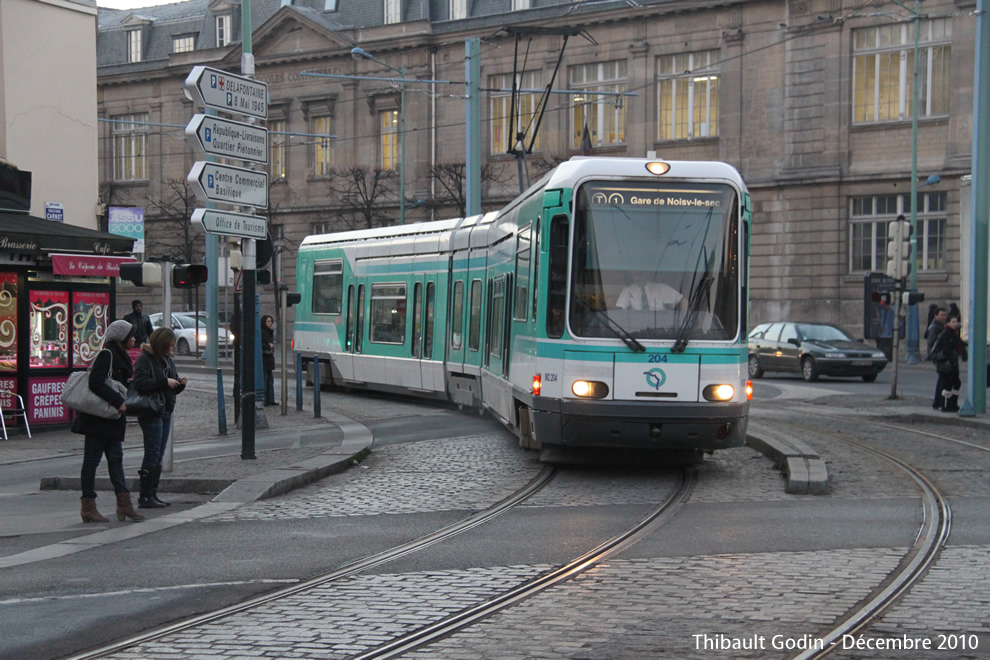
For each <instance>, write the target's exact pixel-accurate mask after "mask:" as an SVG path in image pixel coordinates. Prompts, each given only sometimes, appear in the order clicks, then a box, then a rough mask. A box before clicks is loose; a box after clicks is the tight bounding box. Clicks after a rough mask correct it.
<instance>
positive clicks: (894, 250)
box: [887, 215, 913, 280]
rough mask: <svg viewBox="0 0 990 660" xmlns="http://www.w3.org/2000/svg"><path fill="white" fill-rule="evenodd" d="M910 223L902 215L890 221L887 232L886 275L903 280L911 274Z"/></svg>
mask: <svg viewBox="0 0 990 660" xmlns="http://www.w3.org/2000/svg"><path fill="white" fill-rule="evenodd" d="M912 230H913V228H912V227H911V223H910V222H908V221H906V220H905V219H904V216H903V215H899V216H897V220H894V221H893V222H891V223H890V225H889V229H888V234H887V239H888V242H887V275H888V276H889V277H893V278H894V279H895V280H903V279H904V278H905V277H907V276H908V275H910V274H911V234H912Z"/></svg>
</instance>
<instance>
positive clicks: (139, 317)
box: [124, 300, 155, 346]
mask: <svg viewBox="0 0 990 660" xmlns="http://www.w3.org/2000/svg"><path fill="white" fill-rule="evenodd" d="M124 320H125V321H130V323H131V325H133V326H134V328H135V330H134V344H135V345H136V346H141V345H142V344H144V343H145V342H146V341H148V337H150V336H151V333H152V332H154V330H155V328H154V326H152V325H151V317H149V316H148V315H147V314H145V313H144V303H142V302H141V301H140V300H132V301H131V313H130V314H127V315H125V316H124Z"/></svg>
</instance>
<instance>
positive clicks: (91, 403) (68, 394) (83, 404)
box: [61, 357, 127, 419]
mask: <svg viewBox="0 0 990 660" xmlns="http://www.w3.org/2000/svg"><path fill="white" fill-rule="evenodd" d="M94 362H95V360H94ZM92 368H93V366H92V365H90V367H89V369H87V370H86V371H74V372H73V373H72V374H70V375H69V379H68V380H67V381H65V387H64V388H63V389H62V396H61V400H62V405H63V406H65V407H66V408H71V409H72V410H75V411H77V412H81V413H86V414H87V415H93V416H94V417H102V418H103V419H119V418H120V411H119V410H118V409H117V408H115V407H113V406H112V405H111V404H110V403H109V402H108V401H107V400H106V399H104V398H103V397H101V396H99V395H98V394H96V392H94V391H93V390H91V389H89V374H90V371H91V370H92ZM112 369H113V359H112V357H111V360H110V371H107V380H106V384H107V386H109V387H112V388H113V389H114V390H115V391H116V392H117V393H118V394H120V395H121V396H124V395H125V394H126V393H127V388H126V386H125V385H124V384H123V383H120V382H118V381H116V380H114V379H113V378H111V377H110V373H111V371H112Z"/></svg>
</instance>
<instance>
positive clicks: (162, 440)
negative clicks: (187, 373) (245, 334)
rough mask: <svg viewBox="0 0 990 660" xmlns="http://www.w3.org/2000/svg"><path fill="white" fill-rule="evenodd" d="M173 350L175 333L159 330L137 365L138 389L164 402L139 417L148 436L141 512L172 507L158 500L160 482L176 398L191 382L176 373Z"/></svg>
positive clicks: (135, 368) (141, 475)
mask: <svg viewBox="0 0 990 660" xmlns="http://www.w3.org/2000/svg"><path fill="white" fill-rule="evenodd" d="M173 348H175V333H174V332H172V331H171V330H170V329H169V328H158V329H157V330H155V331H154V332H152V333H151V336H150V337H148V343H147V344H143V345H142V346H141V357H139V358H138V359H137V362H136V363H135V365H134V389H135V390H137V391H138V392H140V393H141V394H146V395H148V396H149V397H151V398H153V399H155V398H157V399H159V400H160V401H161V403H162V408H161V412H159V413H156V414H150V415H142V416H139V417H138V424H139V425H140V426H141V431H142V432H143V433H144V459H143V460H142V461H141V469H140V470H138V476H139V477H141V494H140V495H139V496H138V508H141V509H160V508H161V507H164V506H169V504H170V503H169V502H165V501H164V500H161V499H159V498H158V482H159V481H160V480H161V477H162V458H164V457H165V444H166V443H167V442H168V434H169V430H170V429H171V428H172V411H174V410H175V396H176V395H177V394H178V393H179V392H181V391H182V390H184V389H185V388H186V381H187V380H188V379H186V378H181V379H180V378H179V374H178V373H177V372H176V370H175V362H173V361H172V357H171V356H172V349H173Z"/></svg>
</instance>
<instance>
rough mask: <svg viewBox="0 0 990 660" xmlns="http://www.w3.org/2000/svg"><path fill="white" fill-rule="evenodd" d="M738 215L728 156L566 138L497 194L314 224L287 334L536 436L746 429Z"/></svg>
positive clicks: (686, 441) (350, 378)
mask: <svg viewBox="0 0 990 660" xmlns="http://www.w3.org/2000/svg"><path fill="white" fill-rule="evenodd" d="M749 227H750V198H749V194H748V192H747V190H746V186H745V184H744V183H743V180H742V178H741V177H740V176H739V173H738V172H737V171H736V170H735V169H734V168H733V167H732V166H730V165H727V164H725V163H718V162H687V161H685V162H679V161H662V160H644V159H630V158H595V157H590V158H585V157H576V158H573V159H571V160H569V161H566V162H564V163H562V164H560V165H559V166H558V167H556V168H555V169H553V170H552V171H550V172H549V173H548V174H547V175H546V176H544V177H543V178H542V179H540V181H539V182H537V183H536V184H535V185H533V186H532V187H530V188H529V189H528V190H526V191H525V192H524V193H523V194H522V195H520V196H519V197H518V198H517V199H515V200H514V201H513V202H511V203H510V204H509V205H508V206H506V207H505V208H503V209H502V210H500V211H497V212H490V213H486V214H482V215H476V216H472V217H467V218H457V219H452V220H440V221H434V222H424V223H418V224H409V225H404V226H394V227H383V228H376V229H368V230H358V231H347V232H341V233H332V234H322V235H314V236H309V237H307V238H306V239H305V240H304V241H303V242H302V245H301V246H300V249H299V252H298V263H297V271H296V277H297V282H298V288H299V291H300V293H301V298H302V299H301V301H300V303H299V305H298V306H297V308H296V317H295V327H294V345H295V349H296V350H297V351H300V352H301V353H302V354H303V356H304V359H307V360H313V359H318V360H319V361H320V366H321V371H320V373H321V381H322V382H323V384H329V385H336V386H341V387H347V388H356V389H362V388H363V389H368V390H377V391H384V392H398V393H404V394H411V395H418V396H425V397H432V398H437V399H444V400H448V401H451V402H454V403H456V404H459V405H462V406H472V407H475V408H478V409H480V410H481V411H488V412H490V413H491V414H493V415H495V416H496V417H497V418H498V419H500V420H501V421H502V422H503V423H504V424H506V425H507V426H508V427H510V428H511V429H512V430H513V431H514V432H515V433H516V434H517V436H518V437H519V442H520V444H521V445H522V446H523V447H527V448H533V449H542V450H543V451H544V452H546V451H547V450H551V449H556V450H560V449H564V448H568V447H608V448H624V449H638V448H646V449H655V450H685V449H687V450H715V449H720V448H726V447H733V446H739V445H742V444H743V443H744V440H745V437H746V423H747V420H748V415H749V400H750V398H751V392H752V388H751V386H750V383H748V382H747V380H746V378H747V375H748V372H747V358H748V351H747V347H746V325H747V309H748V292H747V281H748V273H747V267H748V249H749V235H750V234H749ZM637 283H638V284H637ZM634 286H638V287H640V289H639V295H633V294H630V293H629V292H628V291H627V289H629V290H632V289H630V287H634ZM545 455H546V454H545V453H544V454H543V455H541V457H543V456H545Z"/></svg>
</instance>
